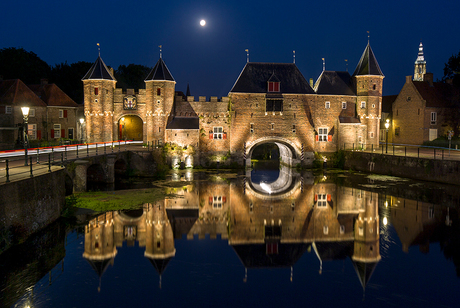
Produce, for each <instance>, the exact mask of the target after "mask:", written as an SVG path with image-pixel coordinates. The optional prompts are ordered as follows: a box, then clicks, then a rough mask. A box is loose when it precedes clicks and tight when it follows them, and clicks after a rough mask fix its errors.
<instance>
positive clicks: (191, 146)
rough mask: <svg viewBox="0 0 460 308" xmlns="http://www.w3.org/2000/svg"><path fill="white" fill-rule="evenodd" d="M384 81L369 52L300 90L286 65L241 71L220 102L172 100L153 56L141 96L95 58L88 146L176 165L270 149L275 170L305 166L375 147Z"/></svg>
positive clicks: (245, 157) (241, 159)
mask: <svg viewBox="0 0 460 308" xmlns="http://www.w3.org/2000/svg"><path fill="white" fill-rule="evenodd" d="M383 78H384V75H383V73H382V71H381V70H380V67H379V65H378V62H377V60H376V58H375V56H374V53H373V51H372V49H371V46H370V45H369V44H368V45H367V46H366V48H365V50H364V52H363V54H362V56H361V59H360V60H359V63H358V65H357V67H356V69H355V71H354V73H353V74H352V75H350V74H349V73H348V72H347V71H326V70H324V71H323V72H322V73H321V75H320V76H319V78H318V79H317V81H316V82H315V83H313V80H312V79H310V81H307V80H306V79H305V78H304V76H303V75H302V73H301V72H300V71H299V69H298V68H297V66H296V65H295V64H294V63H254V62H248V63H246V65H245V66H244V68H243V70H242V72H241V74H240V76H239V77H238V78H237V80H236V82H235V84H234V86H233V88H232V89H231V90H230V92H229V94H228V96H227V97H222V98H220V99H218V98H217V97H210V100H209V101H207V100H206V97H205V96H200V97H199V99H198V101H197V100H195V98H194V97H193V96H186V97H184V96H182V95H176V92H175V84H176V82H175V80H174V78H173V76H172V74H171V72H170V71H169V69H168V68H167V66H166V64H165V62H164V61H163V59H162V58H161V57H160V59H159V60H158V62H157V63H156V65H155V66H154V68H153V69H152V70H151V72H150V73H149V75H148V76H147V77H146V79H145V89H139V90H137V91H135V90H133V89H128V90H127V91H126V92H123V90H122V89H120V88H116V80H115V78H114V76H113V73H112V72H111V70H109V69H108V68H107V66H106V65H105V63H104V61H103V60H102V58H101V57H100V56H99V57H98V58H97V60H96V62H95V63H94V64H93V66H92V67H91V69H90V70H89V71H88V73H87V74H86V75H85V76H84V77H83V85H84V104H85V118H86V136H87V141H88V142H101V141H106V142H110V141H114V140H141V141H143V142H144V143H147V142H149V143H150V144H154V145H163V144H165V143H171V144H175V145H177V146H180V147H181V148H182V149H188V150H187V151H183V152H181V153H182V154H180V153H179V154H177V160H182V161H185V163H186V164H188V165H191V164H193V161H194V162H195V164H202V165H208V164H211V163H213V162H224V161H225V162H237V163H238V164H250V159H251V155H252V151H253V150H254V148H255V147H256V146H258V145H261V144H264V143H274V144H276V145H277V146H278V148H279V150H280V155H281V159H282V160H283V162H285V163H287V164H290V165H296V164H298V163H302V164H306V165H308V164H309V163H311V162H312V157H313V152H335V151H337V150H338V149H342V148H343V147H344V146H345V147H351V146H352V145H354V146H355V147H371V146H373V147H374V148H377V147H378V146H379V132H380V117H381V106H382V86H383Z"/></svg>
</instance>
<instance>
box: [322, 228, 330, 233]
mask: <svg viewBox="0 0 460 308" xmlns="http://www.w3.org/2000/svg"><path fill="white" fill-rule="evenodd" d="M323 233H324V234H328V233H329V227H328V226H324V227H323Z"/></svg>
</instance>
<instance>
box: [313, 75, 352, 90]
mask: <svg viewBox="0 0 460 308" xmlns="http://www.w3.org/2000/svg"><path fill="white" fill-rule="evenodd" d="M314 90H315V91H316V94H329V95H356V93H355V87H354V84H353V79H352V78H351V76H350V74H349V73H348V72H336V71H323V72H322V73H321V75H320V76H319V78H318V80H317V81H316V83H315V87H314Z"/></svg>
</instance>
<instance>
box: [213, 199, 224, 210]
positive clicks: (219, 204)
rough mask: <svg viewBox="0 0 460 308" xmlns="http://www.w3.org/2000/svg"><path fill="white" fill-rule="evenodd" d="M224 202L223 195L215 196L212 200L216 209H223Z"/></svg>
mask: <svg viewBox="0 0 460 308" xmlns="http://www.w3.org/2000/svg"><path fill="white" fill-rule="evenodd" d="M222 204H223V198H222V196H214V197H213V200H212V207H213V208H215V209H221V208H222Z"/></svg>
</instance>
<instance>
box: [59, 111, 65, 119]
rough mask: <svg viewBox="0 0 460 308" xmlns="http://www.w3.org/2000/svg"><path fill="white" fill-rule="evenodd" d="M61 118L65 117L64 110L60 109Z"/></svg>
mask: <svg viewBox="0 0 460 308" xmlns="http://www.w3.org/2000/svg"><path fill="white" fill-rule="evenodd" d="M59 117H60V118H63V117H64V110H62V109H59Z"/></svg>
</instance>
